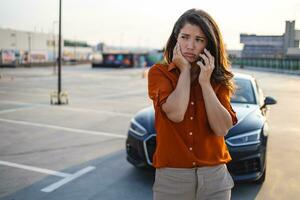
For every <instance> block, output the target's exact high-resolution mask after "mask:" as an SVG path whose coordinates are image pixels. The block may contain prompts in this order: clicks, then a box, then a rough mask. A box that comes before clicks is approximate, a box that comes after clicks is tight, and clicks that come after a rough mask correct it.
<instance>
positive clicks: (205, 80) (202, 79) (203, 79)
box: [197, 49, 215, 86]
mask: <svg viewBox="0 0 300 200" xmlns="http://www.w3.org/2000/svg"><path fill="white" fill-rule="evenodd" d="M199 56H200V57H201V58H202V59H203V60H204V64H203V63H202V62H201V61H198V62H197V64H198V65H199V66H200V68H201V71H200V74H199V78H198V81H199V84H200V85H201V86H203V85H204V84H210V77H211V74H212V72H213V70H214V68H215V58H214V57H213V56H212V55H211V54H210V52H209V51H208V50H207V49H204V53H203V54H200V55H199Z"/></svg>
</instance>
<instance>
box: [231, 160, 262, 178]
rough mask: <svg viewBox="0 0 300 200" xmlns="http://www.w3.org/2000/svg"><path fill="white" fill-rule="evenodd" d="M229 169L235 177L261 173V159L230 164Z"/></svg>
mask: <svg viewBox="0 0 300 200" xmlns="http://www.w3.org/2000/svg"><path fill="white" fill-rule="evenodd" d="M228 168H229V170H230V171H231V173H233V174H234V175H242V174H247V173H254V172H259V171H261V166H260V160H259V158H253V159H248V160H245V161H240V162H233V163H229V164H228Z"/></svg>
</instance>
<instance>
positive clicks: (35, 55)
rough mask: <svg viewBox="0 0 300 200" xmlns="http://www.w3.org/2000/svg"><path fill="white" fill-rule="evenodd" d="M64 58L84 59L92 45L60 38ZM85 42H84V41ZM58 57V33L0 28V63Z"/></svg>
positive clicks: (49, 59) (34, 61)
mask: <svg viewBox="0 0 300 200" xmlns="http://www.w3.org/2000/svg"><path fill="white" fill-rule="evenodd" d="M62 41H63V42H62V58H63V59H64V60H85V59H88V57H89V55H90V54H91V53H92V47H90V46H89V45H82V44H83V43H85V42H75V41H73V44H78V46H76V45H73V46H72V45H69V44H70V42H66V40H64V39H62ZM85 44H86V43H85ZM57 57H58V35H55V34H49V33H41V32H30V31H20V30H13V29H4V28H0V64H6V63H9V62H13V65H18V64H27V63H46V62H55V61H56V59H57Z"/></svg>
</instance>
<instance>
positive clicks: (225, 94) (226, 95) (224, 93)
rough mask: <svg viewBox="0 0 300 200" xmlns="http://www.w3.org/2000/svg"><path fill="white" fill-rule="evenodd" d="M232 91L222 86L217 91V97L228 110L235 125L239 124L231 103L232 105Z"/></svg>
mask: <svg viewBox="0 0 300 200" xmlns="http://www.w3.org/2000/svg"><path fill="white" fill-rule="evenodd" d="M230 95H231V93H230V91H229V89H228V88H227V87H225V86H221V87H220V89H219V90H218V91H217V97H218V99H219V101H220V103H221V104H222V105H223V106H224V107H225V108H226V110H227V111H228V112H229V114H230V116H231V119H232V125H235V124H236V123H237V121H238V120H237V117H236V112H235V111H234V110H233V108H232V106H231V103H230Z"/></svg>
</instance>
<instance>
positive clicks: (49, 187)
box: [41, 166, 95, 192]
mask: <svg viewBox="0 0 300 200" xmlns="http://www.w3.org/2000/svg"><path fill="white" fill-rule="evenodd" d="M94 169H95V167H93V166H89V167H86V168H84V169H82V170H80V171H78V172H76V173H75V174H72V175H70V176H68V177H66V178H64V179H62V180H60V181H58V182H56V183H53V184H52V185H49V186H48V187H45V188H43V189H42V190H41V191H42V192H52V191H54V190H56V189H57V188H59V187H61V186H62V185H64V184H66V183H68V182H70V181H72V180H74V179H76V178H78V177H80V176H82V175H84V174H86V173H89V172H90V171H92V170H94Z"/></svg>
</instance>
